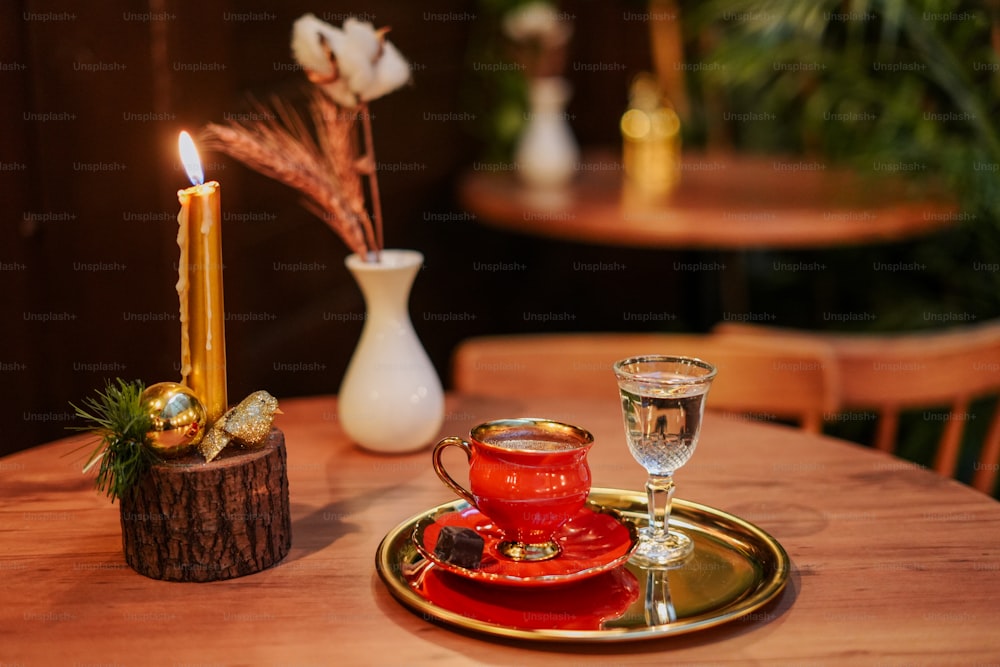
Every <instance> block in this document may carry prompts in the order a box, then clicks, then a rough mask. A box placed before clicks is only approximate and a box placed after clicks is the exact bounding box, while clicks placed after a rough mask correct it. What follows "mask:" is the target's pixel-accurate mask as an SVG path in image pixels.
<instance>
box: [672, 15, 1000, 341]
mask: <svg viewBox="0 0 1000 667" xmlns="http://www.w3.org/2000/svg"><path fill="white" fill-rule="evenodd" d="M992 6H993V7H994V13H993V14H992V15H991V14H990V12H989V9H988V6H987V5H984V4H982V3H972V2H962V1H959V0H818V1H816V2H809V3H803V2H796V1H794V0H708V1H707V2H700V3H693V2H691V3H686V4H685V7H684V14H683V15H684V16H685V21H686V23H685V33H686V34H688V35H703V36H704V35H711V39H710V40H708V41H710V42H711V43H712V44H713V46H712V47H711V48H709V49H707V50H705V51H703V52H701V53H694V52H693V51H696V50H697V49H696V48H695V47H694V46H692V47H691V48H690V49H689V51H692V53H689V56H688V57H689V59H692V60H697V61H699V62H701V63H703V64H704V65H705V66H704V67H701V68H699V69H698V70H696V71H694V72H693V76H692V80H691V81H690V85H691V86H692V88H693V89H694V90H696V91H698V92H699V93H701V94H700V96H695V101H696V103H697V101H698V99H699V97H700V98H701V99H707V98H712V97H713V96H714V98H721V99H722V104H723V105H724V106H725V107H726V108H728V109H730V110H735V111H738V112H748V111H750V112H755V113H758V114H771V115H773V116H772V117H773V118H774V119H775V120H774V121H773V122H757V123H731V124H728V125H727V126H726V127H724V128H722V131H720V128H718V127H715V128H713V127H712V125H713V124H716V125H718V124H719V121H720V119H719V118H718V117H717V116H718V114H716V117H715V118H713V117H712V114H711V113H709V109H708V107H702V108H701V109H696V110H695V114H693V123H692V124H693V132H694V133H695V134H696V135H700V138H702V139H703V138H704V137H707V136H720V135H723V136H730V137H732V139H733V143H734V147H735V148H737V149H739V150H747V151H758V152H761V151H762V152H776V153H777V152H780V153H786V154H803V155H807V156H810V157H816V158H821V159H825V160H829V161H831V162H834V163H840V164H844V165H847V166H852V167H854V168H855V170H856V171H857V172H858V173H860V174H873V175H874V174H875V172H885V171H886V168H887V167H888V168H889V169H890V170H891V169H895V168H897V167H898V168H899V172H898V173H899V175H901V176H904V177H905V178H906V179H907V180H909V181H910V182H911V184H912V189H913V191H914V192H915V193H916V192H920V191H921V190H923V189H924V188H926V187H929V186H934V187H939V188H942V189H944V190H946V191H949V192H951V193H954V196H955V197H956V198H957V201H958V205H959V213H958V216H957V219H958V220H959V221H960V224H959V225H957V226H956V228H955V229H954V230H953V231H950V232H945V233H941V234H938V235H936V236H935V237H934V238H933V239H928V240H927V242H924V243H911V244H898V245H896V246H895V247H891V248H890V247H877V246H875V247H870V248H863V249H842V250H832V251H830V252H829V253H827V254H826V255H825V256H824V257H823V258H822V261H825V262H826V263H828V264H829V265H831V266H832V267H838V266H842V267H845V273H844V275H843V276H842V277H838V280H837V282H838V284H839V285H840V287H841V290H840V291H841V292H842V293H846V294H849V296H850V298H851V299H852V304H851V306H852V308H853V309H854V310H865V309H869V310H872V311H873V312H878V313H879V318H878V321H877V322H874V323H873V324H872V328H880V329H910V328H927V327H928V326H939V325H940V323H942V322H945V323H948V322H947V320H946V319H943V318H939V317H936V315H946V314H948V313H956V312H957V313H969V314H972V315H974V316H975V318H976V319H989V318H994V317H1000V271H997V270H990V269H988V268H987V269H985V270H984V269H983V268H982V267H984V266H985V267H992V266H995V264H996V263H997V262H998V261H1000V131H998V125H997V119H998V118H1000V73H998V72H1000V59H998V55H997V53H996V52H995V51H994V49H993V47H992V45H991V30H992V29H993V27H994V25H997V26H1000V8H998V6H997V5H995V3H994V5H992ZM998 29H1000V27H998ZM702 41H705V40H702ZM699 111H700V113H699ZM713 129H714V131H713ZM696 138H697V137H696ZM879 175H884V174H879ZM873 261H879V262H883V263H884V262H893V261H895V262H900V263H903V264H911V265H912V264H916V265H919V266H923V267H925V268H924V269H922V270H921V271H920V272H919V273H909V274H902V275H900V274H897V275H885V274H883V275H880V276H878V278H879V281H878V284H871V280H870V274H869V273H868V272H864V273H861V272H858V271H856V270H852V269H851V268H850V267H855V268H856V267H858V266H862V267H863V266H871V265H872V262H873ZM834 270H836V269H834ZM860 276H864V278H862V277H860ZM765 287H768V286H766V285H765ZM951 323H953V322H951ZM799 324H807V323H799Z"/></svg>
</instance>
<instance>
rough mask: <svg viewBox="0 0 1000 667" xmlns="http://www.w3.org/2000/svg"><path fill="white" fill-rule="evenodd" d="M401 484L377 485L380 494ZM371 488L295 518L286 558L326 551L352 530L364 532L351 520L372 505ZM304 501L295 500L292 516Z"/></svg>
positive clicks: (293, 558) (286, 559) (295, 558)
mask: <svg viewBox="0 0 1000 667" xmlns="http://www.w3.org/2000/svg"><path fill="white" fill-rule="evenodd" d="M396 488H398V486H386V487H384V488H382V489H377V490H376V491H375V493H376V494H377V495H380V494H383V493H389V492H390V491H392V490H394V489H396ZM370 494H371V492H370V491H368V492H365V493H358V494H357V495H355V496H351V497H348V498H340V499H338V500H336V501H334V502H329V503H327V504H326V505H323V506H322V507H317V508H312V509H311V511H309V513H308V514H305V515H303V516H300V517H298V518H297V519H293V520H292V548H291V549H290V550H289V552H288V555H287V556H286V557H285V562H291V561H295V560H298V559H300V558H304V557H305V556H308V555H310V554H313V553H316V552H318V551H322V550H323V549H325V548H326V547H328V546H330V545H331V544H333V543H334V542H336V541H337V540H338V539H340V538H342V537H344V536H345V535H350V534H351V533H357V532H361V527H360V526H359V525H358V524H356V523H353V522H351V521H350V519H351V518H352V517H359V516H360V515H361V514H362V512H363V511H364V510H365V509H366V508H367V507H368V506H370V505H371V495H370ZM297 510H301V505H299V506H297V505H296V504H295V503H292V516H296V515H297V514H298V511H297Z"/></svg>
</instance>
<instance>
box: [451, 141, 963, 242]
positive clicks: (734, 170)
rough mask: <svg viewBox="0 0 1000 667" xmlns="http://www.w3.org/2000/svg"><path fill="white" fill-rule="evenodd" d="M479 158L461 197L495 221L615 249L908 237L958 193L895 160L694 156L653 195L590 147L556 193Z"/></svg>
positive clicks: (483, 218)
mask: <svg viewBox="0 0 1000 667" xmlns="http://www.w3.org/2000/svg"><path fill="white" fill-rule="evenodd" d="M495 167H497V165H489V164H476V165H473V169H472V170H471V171H469V172H468V173H467V174H466V175H465V176H464V178H463V179H462V181H461V184H460V186H459V198H460V200H461V203H462V205H463V206H464V207H465V209H466V210H468V211H469V212H471V213H473V214H474V215H475V216H476V219H477V220H478V221H479V222H481V223H483V224H486V225H490V226H493V227H497V228H500V229H504V230H507V231H514V232H519V233H524V234H532V235H535V236H540V237H548V238H555V239H562V240H567V241H578V242H583V243H593V244H600V245H610V246H630V247H638V248H675V249H681V250H697V249H714V250H743V249H751V248H767V249H816V248H827V247H835V246H846V245H859V244H867V243H882V242H889V241H899V240H903V239H908V238H911V237H914V236H919V235H922V234H928V233H930V232H933V231H936V230H940V229H945V228H948V227H951V226H954V225H955V224H956V223H957V221H958V220H959V219H960V216H959V215H958V211H957V208H956V206H955V204H954V202H953V201H950V200H949V199H948V198H947V197H945V196H943V195H940V194H939V195H937V196H933V195H931V194H928V191H927V189H926V186H916V185H909V186H908V185H907V184H906V183H904V182H903V180H902V179H901V178H898V177H897V175H898V170H899V169H901V168H902V166H901V165H899V164H898V163H884V164H883V163H877V162H876V163H873V165H872V173H871V175H870V177H868V178H865V177H862V175H859V174H858V173H856V172H852V171H848V170H846V169H842V168H835V167H833V166H831V165H828V164H827V163H825V162H822V161H817V160H810V159H801V160H790V159H787V158H778V157H768V156H754V155H742V154H732V153H719V154H707V155H694V154H685V156H684V159H683V166H682V173H681V182H680V185H679V186H678V187H677V189H676V190H675V191H674V192H673V193H672V194H670V195H669V196H667V197H662V198H652V199H651V198H647V197H643V196H642V195H640V194H638V193H636V192H635V191H634V190H633V189H631V188H629V187H628V186H627V185H625V184H624V183H623V181H624V178H623V172H622V167H621V161H620V159H619V158H618V156H617V155H615V154H614V153H611V152H607V153H590V154H588V155H585V157H584V159H583V160H582V161H581V163H580V167H579V170H578V173H577V176H576V178H575V179H574V180H573V181H572V182H571V183H570V184H569V185H568V186H566V187H565V188H562V189H559V190H549V191H543V190H533V189H530V188H527V187H525V186H524V185H523V184H522V183H521V181H520V180H519V179H518V178H517V173H516V172H515V171H511V170H496V169H494V168H495Z"/></svg>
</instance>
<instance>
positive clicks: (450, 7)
mask: <svg viewBox="0 0 1000 667" xmlns="http://www.w3.org/2000/svg"><path fill="white" fill-rule="evenodd" d="M580 6H581V9H580V11H577V12H575V15H576V17H577V19H576V35H575V38H574V40H573V47H572V48H573V53H572V54H571V60H572V59H577V60H579V61H581V62H598V61H602V60H603V61H609V62H616V63H621V67H620V68H618V69H616V70H614V71H606V72H574V71H573V70H572V68H567V73H568V74H569V75H570V77H571V79H572V80H573V84H574V86H575V96H574V99H573V102H572V105H571V108H570V113H571V114H572V116H573V123H574V130H575V131H576V133H577V135H578V137H579V139H580V141H581V143H582V144H584V145H594V144H605V143H611V142H615V141H617V138H616V137H617V118H618V116H619V115H620V113H621V111H622V109H623V108H624V105H625V102H626V91H627V83H628V80H629V78H630V77H631V76H632V75H633V74H634V73H635V72H637V71H639V70H641V69H647V68H648V66H649V48H648V38H647V33H646V26H645V25H643V24H642V23H641V22H638V21H630V22H625V21H622V20H621V16H622V12H623V8H634V6H635V3H624V2H610V1H609V2H600V3H597V2H593V3H590V2H588V3H581V5H580ZM308 11H311V12H315V13H317V14H318V15H320V16H321V18H323V17H325V18H327V19H328V20H330V21H331V22H333V23H336V24H339V23H340V22H341V21H342V19H343V18H344V17H345V16H347V15H351V14H356V15H361V17H362V18H366V19H368V20H371V21H373V22H374V23H375V24H376V25H389V26H391V27H392V32H391V39H392V40H393V42H394V43H395V44H396V45H397V46H398V47H399V49H400V50H401V51H402V52H403V54H404V55H405V56H406V57H407V58H408V59H409V60H410V61H411V63H412V65H413V71H414V77H413V78H414V81H413V85H411V86H409V87H407V88H405V89H403V90H400V91H397V92H395V93H393V94H391V95H390V96H388V97H386V98H383V99H382V100H379V101H377V102H375V103H374V105H373V112H374V114H375V141H376V147H377V154H378V160H379V163H380V164H382V165H384V167H383V169H382V170H381V173H382V175H381V178H380V185H381V188H382V192H383V205H384V212H385V220H386V238H387V245H389V246H395V247H411V248H416V249H419V250H421V251H423V252H424V254H425V255H426V259H427V261H426V268H425V270H424V271H423V272H422V273H421V274H420V275H419V277H418V279H417V281H416V284H415V286H414V291H413V295H412V315H413V321H414V324H415V326H416V328H417V331H418V334H419V335H420V336H421V338H422V340H423V341H424V343H425V345H426V347H427V348H428V351H429V352H430V353H431V356H432V358H433V360H434V362H435V364H436V365H437V367H438V369H439V371H440V372H441V374H442V376H443V377H445V378H447V374H448V359H449V355H450V352H451V349H452V347H453V346H454V344H455V343H456V342H457V341H458V340H460V339H461V338H463V337H465V336H468V335H472V334H478V333H486V332H502V331H518V330H532V329H534V330H537V329H538V328H539V324H538V323H537V322H535V323H529V322H526V321H525V319H524V317H523V313H524V312H549V311H559V312H564V311H569V312H572V313H574V314H575V315H576V318H577V319H575V320H574V321H571V322H567V323H562V324H561V325H560V326H562V327H563V328H588V327H591V328H593V327H596V328H621V326H620V325H621V316H620V312H621V307H620V305H619V304H614V303H612V301H611V298H612V297H614V298H619V297H620V296H621V295H622V294H624V290H623V288H622V287H621V286H618V287H616V286H615V285H614V284H609V276H607V275H594V274H593V273H591V274H585V273H581V272H578V271H577V272H574V271H573V270H572V266H573V263H574V262H581V261H584V262H593V261H596V260H597V259H600V260H608V261H613V260H614V259H615V258H618V259H619V261H621V262H622V263H623V264H625V265H627V266H629V267H630V269H631V271H630V273H629V276H628V280H629V281H632V280H645V279H647V278H648V279H649V280H656V281H657V282H656V283H655V285H654V289H656V290H657V292H658V298H663V297H664V296H665V295H668V290H665V289H663V288H665V287H667V285H668V284H669V281H670V279H669V278H667V277H665V276H663V277H657V276H659V275H660V271H659V267H661V266H664V265H667V264H668V263H669V257H667V256H666V255H664V254H662V253H644V252H641V251H609V250H605V249H600V248H590V247H585V246H574V245H571V244H560V243H556V242H545V241H538V240H534V239H531V238H529V237H523V236H516V235H508V234H504V233H501V232H498V231H494V230H490V229H488V228H486V227H484V226H482V225H480V224H479V223H478V222H477V221H475V220H472V219H470V216H468V215H465V214H464V212H463V211H462V210H461V209H460V208H459V207H458V206H457V204H456V203H455V202H456V198H455V193H454V188H455V183H456V178H457V177H458V175H459V174H460V173H461V172H462V170H463V169H466V168H468V166H469V165H470V163H472V162H473V161H474V160H475V159H476V157H477V154H478V151H479V146H478V144H477V141H476V139H475V136H474V134H473V132H472V131H471V128H470V127H469V125H470V124H469V123H468V122H462V121H447V120H445V121H442V120H428V118H441V117H443V115H442V114H444V113H447V112H454V114H455V115H456V116H461V115H462V114H463V113H465V112H467V111H468V108H467V106H466V104H467V102H466V101H467V100H468V99H469V96H470V94H471V95H473V96H474V95H475V91H474V90H472V91H470V88H469V86H470V85H471V84H470V81H471V80H472V79H473V77H471V76H470V72H471V68H470V36H471V35H472V34H473V33H474V32H475V31H476V30H478V29H481V27H482V26H481V25H480V23H481V14H480V15H478V16H477V15H476V13H477V4H476V3H473V2H460V1H453V2H445V1H437V2H430V3H402V2H398V3H390V2H366V3H360V4H359V3H352V2H323V3H315V2H281V3H278V2H266V1H261V0H257V1H250V2H236V1H235V0H233V1H228V2H227V1H226V0H204V1H202V2H182V1H180V0H148V1H140V0H117V1H115V2H104V3H85V4H84V3H71V2H59V1H42V0H24V1H22V2H5V3H4V4H3V6H2V9H0V12H2V15H0V31H2V32H0V63H2V64H3V69H2V71H0V90H2V94H0V128H2V137H3V139H2V144H0V162H2V170H0V187H2V196H0V219H2V221H3V224H2V226H0V262H2V268H3V271H2V272H0V286H2V289H3V294H4V297H3V305H2V312H0V322H2V333H0V364H2V365H0V380H2V384H0V387H2V388H0V392H2V396H3V399H2V402H0V416H2V425H3V428H4V434H5V435H4V438H3V439H2V442H0V453H3V452H5V451H12V450H16V449H20V448H22V447H25V446H30V445H33V444H37V443H39V442H43V441H45V440H48V439H52V438H55V437H60V436H62V435H64V434H65V427H66V426H67V425H69V424H70V423H71V421H72V420H71V409H70V407H69V402H70V401H74V402H76V401H79V400H80V399H81V398H82V397H84V396H87V395H90V394H91V393H92V392H93V390H95V389H99V388H102V387H103V385H104V382H105V379H106V378H114V377H122V378H125V379H132V378H141V379H143V380H144V381H146V382H147V383H152V382H156V381H160V380H175V379H177V378H178V377H179V371H178V368H177V365H178V358H179V352H178V350H179V325H178V322H177V298H176V293H175V291H174V282H175V281H176V262H177V252H178V251H177V245H176V242H175V238H176V229H177V224H176V219H175V218H176V213H177V209H178V205H177V200H176V192H177V190H178V189H179V188H182V187H185V186H186V178H185V177H184V175H183V171H182V169H181V167H180V165H179V161H178V159H177V153H176V138H177V134H178V132H179V130H181V129H189V130H197V129H198V128H200V127H201V126H202V125H204V124H205V123H207V122H212V121H216V122H217V121H220V120H224V119H225V117H226V114H231V113H236V112H239V111H240V110H242V109H243V108H244V106H245V99H246V95H247V94H254V95H256V96H257V97H260V98H266V97H267V96H268V95H270V94H272V93H275V92H287V91H289V90H291V89H293V88H294V87H295V86H297V85H299V84H300V83H301V81H302V78H303V77H302V75H301V73H300V72H298V71H295V69H294V67H293V63H294V60H293V59H292V58H291V55H290V52H289V46H288V44H289V34H290V29H291V24H292V22H293V21H294V20H295V19H296V18H297V17H298V16H300V15H301V14H303V13H305V12H308ZM609 25H611V29H608V28H609ZM195 69H200V71H194V70H195ZM465 115H466V116H467V115H468V114H467V113H466V114H465ZM203 160H204V161H205V162H206V163H207V164H206V172H207V173H208V175H209V178H214V179H217V180H219V181H220V182H221V183H222V186H223V191H222V192H223V211H224V223H223V248H224V257H225V264H226V266H225V289H226V310H227V313H228V315H229V317H230V320H229V322H228V323H227V330H226V333H227V353H228V366H229V383H230V395H231V396H243V395H246V394H247V393H249V392H251V391H253V390H256V389H259V388H266V389H268V390H269V391H271V392H272V393H274V394H275V395H277V396H279V397H290V396H296V395H306V394H315V393H334V392H336V390H337V388H338V385H339V382H340V378H341V375H342V373H343V370H344V368H345V366H346V363H347V360H348V358H349V356H350V353H351V352H352V350H353V347H354V344H355V342H356V340H357V337H358V335H359V333H360V322H359V321H358V318H357V317H353V318H352V317H350V314H351V313H354V314H358V313H361V312H363V304H362V302H361V295H360V293H359V292H358V290H357V288H356V286H355V285H354V283H353V281H352V280H351V278H350V276H349V275H348V274H347V273H346V271H345V269H344V268H343V257H344V256H345V255H346V254H347V251H346V249H345V247H344V246H343V245H342V243H341V242H340V240H339V238H338V237H336V236H335V235H334V234H333V232H331V231H330V230H329V229H328V228H326V227H325V226H324V224H323V223H322V222H321V221H319V220H318V219H316V218H314V217H313V216H312V215H311V214H309V213H307V212H306V211H305V210H304V209H303V208H302V207H301V206H300V205H299V197H298V195H297V194H296V193H294V192H292V191H290V190H288V189H286V188H284V187H283V186H280V185H277V184H275V183H273V182H271V181H269V180H267V179H265V178H263V177H261V176H258V175H257V174H255V173H253V172H251V171H249V170H247V169H246V168H244V167H243V166H242V165H240V164H239V163H236V162H234V161H232V160H230V159H228V158H226V157H225V156H222V155H213V154H209V155H203ZM497 261H503V262H508V263H510V262H517V263H519V264H520V265H522V266H523V267H525V268H524V270H522V271H519V272H516V273H512V272H509V271H508V272H490V271H482V270H476V268H475V267H476V266H482V265H487V264H491V263H494V262H497ZM303 266H306V267H308V269H307V270H297V269H294V268H292V269H290V268H288V267H299V268H301V267H303ZM611 278H614V277H611ZM619 278H620V280H624V278H625V277H624V276H621V277H619ZM635 298H640V297H635ZM449 313H452V314H455V317H453V318H451V321H448V319H449V318H447V317H442V315H446V314H449ZM616 313H617V315H616ZM616 317H617V320H618V322H615V321H614V319H615V318H616ZM609 319H610V320H612V321H610V322H609V321H608V320H609ZM616 325H617V326H616ZM549 326H552V325H549ZM298 362H301V365H300V366H299V368H310V369H313V368H314V369H318V370H308V371H301V370H299V371H289V370H284V369H288V368H290V367H293V366H291V365H292V364H296V363H298Z"/></svg>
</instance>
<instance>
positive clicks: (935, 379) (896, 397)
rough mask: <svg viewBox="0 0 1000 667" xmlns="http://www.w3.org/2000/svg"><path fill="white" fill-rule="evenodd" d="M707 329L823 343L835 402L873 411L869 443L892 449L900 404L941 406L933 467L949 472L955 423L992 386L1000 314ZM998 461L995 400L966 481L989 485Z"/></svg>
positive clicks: (999, 371)
mask: <svg viewBox="0 0 1000 667" xmlns="http://www.w3.org/2000/svg"><path fill="white" fill-rule="evenodd" d="M715 331H716V333H717V334H719V335H722V336H726V335H733V336H736V337H738V338H739V339H740V340H745V339H746V337H747V336H749V335H756V336H760V337H761V338H765V339H767V340H772V341H783V340H787V341H794V342H799V341H802V340H810V341H822V342H825V343H827V344H829V345H830V347H831V349H832V350H833V352H834V354H835V356H836V359H837V366H838V367H839V378H840V390H839V394H840V403H841V406H842V408H843V409H844V410H873V411H874V412H876V413H877V415H878V425H877V431H876V435H875V438H876V440H875V445H876V446H877V447H878V448H879V449H882V450H884V451H890V452H891V451H895V450H896V446H897V442H896V440H897V430H898V424H899V415H900V412H901V411H902V410H907V409H920V408H925V409H926V408H937V407H946V408H948V409H949V414H948V415H947V417H945V418H944V421H945V426H944V429H943V432H942V434H941V439H940V442H939V444H938V448H937V451H936V453H935V460H934V469H935V470H936V471H937V472H939V473H941V474H943V475H946V476H949V477H952V476H954V474H955V469H956V467H957V464H958V459H959V455H960V448H961V442H962V431H963V427H964V426H965V424H966V422H968V421H969V420H970V419H972V418H974V415H971V413H970V412H969V405H970V403H971V401H972V400H973V399H975V398H978V397H984V396H990V395H997V394H1000V321H994V322H987V323H985V324H980V325H974V326H963V327H959V328H955V329H950V330H946V331H940V332H937V331H932V332H919V333H905V334H828V333H815V332H803V331H797V330H793V329H783V328H779V327H768V326H759V325H752V324H735V323H726V324H722V325H719V326H718V327H716V329H715ZM998 464H1000V404H998V405H997V406H996V408H994V410H993V417H992V419H991V420H990V424H989V426H988V427H987V433H986V441H985V442H984V443H983V446H982V448H981V450H980V452H979V460H978V461H977V462H976V466H975V468H976V470H975V473H974V475H973V479H972V485H973V486H974V487H975V488H977V489H979V490H980V491H983V492H985V493H990V492H992V490H993V486H994V483H995V481H996V477H997V471H998V467H1000V466H998Z"/></svg>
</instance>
